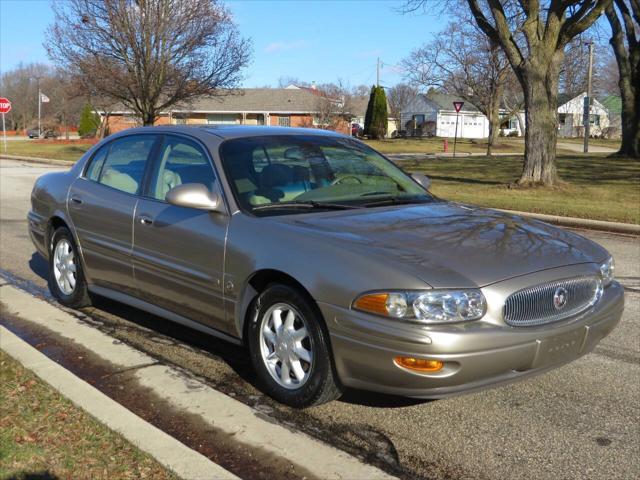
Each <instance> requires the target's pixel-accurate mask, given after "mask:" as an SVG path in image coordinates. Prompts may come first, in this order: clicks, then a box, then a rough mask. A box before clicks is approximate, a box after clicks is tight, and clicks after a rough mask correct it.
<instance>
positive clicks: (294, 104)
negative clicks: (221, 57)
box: [172, 88, 318, 113]
mask: <svg viewBox="0 0 640 480" xmlns="http://www.w3.org/2000/svg"><path fill="white" fill-rule="evenodd" d="M310 90H311V89H287V88H243V89H239V90H233V91H230V92H229V94H227V95H221V96H215V97H205V96H203V97H198V98H196V99H194V100H192V101H191V102H189V103H188V104H183V105H180V106H176V107H175V108H173V109H172V110H174V111H202V112H209V111H210V112H304V113H309V112H315V111H317V110H318V95H317V94H315V93H312V92H311V91H310Z"/></svg>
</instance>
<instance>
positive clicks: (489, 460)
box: [0, 160, 640, 480]
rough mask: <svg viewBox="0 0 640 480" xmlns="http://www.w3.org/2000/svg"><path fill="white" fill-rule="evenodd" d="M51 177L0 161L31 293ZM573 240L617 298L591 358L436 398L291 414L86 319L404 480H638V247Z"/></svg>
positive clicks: (236, 356)
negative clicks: (603, 263)
mask: <svg viewBox="0 0 640 480" xmlns="http://www.w3.org/2000/svg"><path fill="white" fill-rule="evenodd" d="M55 168H56V167H47V166H40V165H34V164H26V163H20V162H14V161H8V160H1V161H0V266H1V268H2V269H3V270H4V271H5V272H9V273H10V274H11V275H13V276H14V278H15V279H16V281H17V282H18V283H21V284H26V285H31V286H32V287H34V288H45V287H46V281H45V279H44V278H45V275H46V269H47V267H46V264H45V262H44V261H43V260H42V259H41V258H40V257H39V256H37V254H35V253H34V248H33V247H32V245H31V242H30V240H29V237H28V234H27V224H26V220H25V215H26V212H27V210H28V208H29V206H28V204H29V194H30V191H31V186H32V184H33V182H34V180H35V178H37V176H38V175H40V174H42V173H44V172H47V171H53V170H55ZM635 208H637V207H635ZM583 233H584V234H585V235H586V236H588V237H590V238H592V239H594V240H595V241H597V242H599V243H601V244H602V245H604V246H605V247H606V248H608V249H609V251H611V252H612V253H613V255H614V257H615V259H616V262H617V276H618V279H619V280H620V281H621V282H622V284H623V285H624V286H625V288H626V290H627V293H626V301H627V306H626V310H625V314H624V317H623V320H622V322H621V324H620V325H619V326H618V327H617V328H616V330H615V331H614V332H613V333H612V334H611V335H610V336H609V337H607V338H606V339H604V340H603V341H602V342H601V344H600V345H599V346H598V347H597V349H596V350H595V352H594V353H592V354H590V355H587V356H585V357H583V358H581V359H579V360H577V361H576V362H573V363H572V364H569V365H567V366H564V367H562V368H560V369H557V370H555V371H552V372H549V373H546V374H544V375H541V376H539V377H535V378H533V379H530V380H527V381H523V382H520V383H516V384H512V385H508V386H504V387H500V388H497V389H493V390H487V391H484V392H480V393H475V394H471V395H466V396H460V397H455V398H451V399H446V400H439V401H414V400H407V399H402V398H397V397H388V396H381V395H375V394H371V393H367V392H357V391H350V392H347V394H346V395H345V397H344V398H343V399H341V400H340V401H336V402H333V403H330V404H328V405H323V406H320V407H316V408H312V409H308V410H305V411H303V412H299V411H293V410H291V409H288V408H286V407H283V406H281V405H278V404H275V403H274V402H272V401H271V400H270V399H268V398H266V397H264V396H263V395H261V394H260V392H259V391H257V390H256V389H255V388H254V386H253V381H254V377H253V374H252V372H251V369H250V367H249V363H248V361H247V360H246V356H245V352H244V351H243V350H241V349H239V348H236V347H233V346H230V345H228V344H225V343H224V342H220V341H218V340H215V339H212V338H208V337H203V336H202V335H200V334H197V333H194V332H192V331H189V330H187V329H184V328H182V327H178V326H175V325H172V324H170V323H169V322H166V321H164V320H162V319H159V318H157V317H153V316H151V315H147V314H144V313H142V312H139V311H137V310H134V309H130V308H127V307H123V306H120V305H118V304H115V303H113V302H108V301H105V302H103V303H101V304H100V305H99V306H98V308H94V309H88V310H87V311H86V313H88V314H90V315H92V316H93V317H94V318H96V319H99V320H100V321H101V323H102V324H103V325H106V326H107V328H108V331H109V332H110V334H111V335H113V336H114V337H116V338H118V339H120V340H123V341H126V342H127V343H130V344H132V345H135V346H136V347H137V348H139V349H141V350H144V351H147V352H149V353H151V354H153V355H155V356H158V357H161V358H163V359H165V360H166V361H167V362H170V363H174V364H176V365H179V366H182V367H184V368H187V369H189V370H191V371H193V372H195V373H196V374H198V375H201V376H202V377H203V378H205V379H206V380H207V381H209V383H210V384H211V385H213V386H215V387H216V388H218V389H220V390H222V391H223V392H225V393H227V394H230V395H232V396H234V397H236V398H238V399H240V400H242V401H245V402H246V403H249V404H250V405H252V406H254V407H256V408H259V409H260V410H261V411H263V412H264V413H266V414H268V415H270V416H271V417H273V418H274V419H276V421H279V422H281V423H285V424H286V425H288V426H290V427H292V428H297V429H301V430H304V431H306V432H308V433H310V434H311V435H314V436H316V437H318V438H321V439H323V440H325V441H328V442H331V443H332V444H333V445H335V446H338V447H339V448H343V449H346V450H348V451H350V452H352V453H355V454H358V455H361V456H363V457H365V458H367V459H369V460H371V461H372V462H375V463H377V464H378V465H381V466H383V467H387V468H388V469H389V471H392V472H395V473H400V474H401V476H404V477H405V478H420V477H424V478H492V479H493V478H505V479H506V478H509V479H511V478H518V479H524V478H536V479H546V478H549V479H554V480H557V479H560V478H562V479H569V478H579V479H583V478H594V479H631V478H638V476H640V327H639V325H638V319H639V318H640V241H639V240H638V238H632V237H623V236H613V235H608V234H603V233H592V232H589V233H587V232H583ZM149 328H151V329H152V331H151V333H149V330H148V329H149Z"/></svg>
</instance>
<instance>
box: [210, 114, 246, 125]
mask: <svg viewBox="0 0 640 480" xmlns="http://www.w3.org/2000/svg"><path fill="white" fill-rule="evenodd" d="M207 123H208V124H209V125H235V124H236V123H238V116H237V115H236V114H235V113H213V114H209V115H207Z"/></svg>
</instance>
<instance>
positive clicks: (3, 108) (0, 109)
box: [0, 97, 11, 153]
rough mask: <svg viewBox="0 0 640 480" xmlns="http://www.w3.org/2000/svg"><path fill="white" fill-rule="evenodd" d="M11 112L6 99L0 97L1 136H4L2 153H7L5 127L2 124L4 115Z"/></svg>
mask: <svg viewBox="0 0 640 480" xmlns="http://www.w3.org/2000/svg"><path fill="white" fill-rule="evenodd" d="M10 111H11V102H10V101H9V99H8V98H4V97H0V113H1V114H2V134H3V136H4V153H7V126H6V123H5V122H4V114H5V113H9V112H10Z"/></svg>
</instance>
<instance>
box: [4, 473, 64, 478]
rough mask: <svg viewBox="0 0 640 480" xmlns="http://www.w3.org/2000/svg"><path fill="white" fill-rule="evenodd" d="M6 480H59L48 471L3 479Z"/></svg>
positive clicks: (17, 474)
mask: <svg viewBox="0 0 640 480" xmlns="http://www.w3.org/2000/svg"><path fill="white" fill-rule="evenodd" d="M3 478H4V479H5V480H57V479H58V478H60V477H58V476H57V475H54V474H52V473H49V472H47V471H43V472H20V473H15V474H13V475H11V476H9V477H3Z"/></svg>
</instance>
